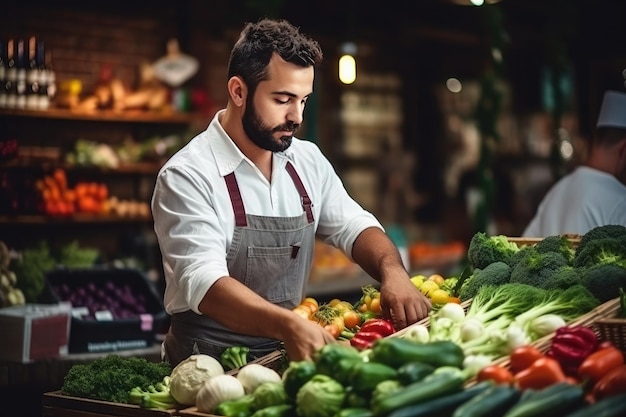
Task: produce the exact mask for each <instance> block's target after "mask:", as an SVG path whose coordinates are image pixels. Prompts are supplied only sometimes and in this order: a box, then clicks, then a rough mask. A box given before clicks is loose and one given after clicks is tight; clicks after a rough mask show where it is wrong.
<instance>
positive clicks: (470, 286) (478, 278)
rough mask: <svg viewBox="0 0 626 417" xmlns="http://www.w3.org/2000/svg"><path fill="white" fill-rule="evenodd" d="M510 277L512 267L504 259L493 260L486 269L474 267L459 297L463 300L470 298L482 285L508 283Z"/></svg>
mask: <svg viewBox="0 0 626 417" xmlns="http://www.w3.org/2000/svg"><path fill="white" fill-rule="evenodd" d="M510 278H511V267H510V266H509V265H508V264H506V263H504V262H502V261H497V262H493V263H491V264H489V265H487V266H486V267H485V268H484V269H478V268H477V269H474V272H473V273H472V275H471V276H470V277H469V278H467V279H466V280H465V282H464V283H463V285H462V286H461V289H460V291H459V298H460V299H461V300H462V301H465V300H469V299H470V298H473V297H474V296H475V295H476V293H477V292H478V290H479V289H480V288H481V287H483V286H485V285H502V284H506V283H507V282H509V280H510Z"/></svg>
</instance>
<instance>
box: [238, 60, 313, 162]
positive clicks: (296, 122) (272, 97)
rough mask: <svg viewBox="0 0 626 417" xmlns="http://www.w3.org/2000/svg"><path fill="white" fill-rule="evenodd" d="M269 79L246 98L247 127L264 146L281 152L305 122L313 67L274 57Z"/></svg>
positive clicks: (255, 142)
mask: <svg viewBox="0 0 626 417" xmlns="http://www.w3.org/2000/svg"><path fill="white" fill-rule="evenodd" d="M268 69H269V79H268V80H265V81H262V82H260V83H259V85H258V86H257V89H256V91H255V92H254V94H252V95H248V96H247V98H246V108H245V110H244V113H243V116H242V120H241V122H242V125H243V129H244V131H245V132H246V135H248V137H249V138H250V140H251V141H252V142H253V143H254V144H255V145H257V146H258V147H260V148H262V149H266V150H268V151H272V152H281V151H284V150H285V149H287V148H289V146H290V145H291V140H292V138H293V135H294V134H295V132H296V130H297V129H298V127H299V126H300V124H301V123H302V115H303V112H304V106H305V104H306V100H307V99H308V97H309V95H310V94H311V91H312V88H313V75H314V70H313V67H308V68H302V67H298V66H297V65H294V64H290V63H288V62H285V61H284V60H282V59H281V58H280V57H278V55H274V57H273V58H272V59H271V60H270V63H269V68H268Z"/></svg>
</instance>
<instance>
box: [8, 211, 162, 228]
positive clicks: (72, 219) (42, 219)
mask: <svg viewBox="0 0 626 417" xmlns="http://www.w3.org/2000/svg"><path fill="white" fill-rule="evenodd" d="M151 221H152V217H151V216H116V215H101V214H98V215H95V214H82V213H78V214H74V215H71V216H58V217H55V216H44V215H36V214H34V215H14V216H7V215H4V216H0V225H2V224H68V223H85V224H88V223H137V222H151Z"/></svg>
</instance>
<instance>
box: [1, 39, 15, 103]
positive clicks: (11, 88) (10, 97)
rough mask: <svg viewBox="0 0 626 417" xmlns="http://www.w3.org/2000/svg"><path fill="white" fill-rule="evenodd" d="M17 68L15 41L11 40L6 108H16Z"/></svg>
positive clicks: (8, 44)
mask: <svg viewBox="0 0 626 417" xmlns="http://www.w3.org/2000/svg"><path fill="white" fill-rule="evenodd" d="M16 84H17V68H16V67H15V41H14V40H13V39H9V40H8V42H7V74H6V81H5V83H4V91H5V93H6V99H7V100H6V107H7V108H9V109H12V108H15V106H16V102H17V88H16Z"/></svg>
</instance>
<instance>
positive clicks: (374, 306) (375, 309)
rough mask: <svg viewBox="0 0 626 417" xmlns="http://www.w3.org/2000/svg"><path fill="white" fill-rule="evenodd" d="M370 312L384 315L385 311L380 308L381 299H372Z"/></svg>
mask: <svg viewBox="0 0 626 417" xmlns="http://www.w3.org/2000/svg"><path fill="white" fill-rule="evenodd" d="M370 311H371V312H372V313H376V314H380V313H382V311H383V310H382V308H381V306H380V297H374V298H372V301H371V303H370Z"/></svg>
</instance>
